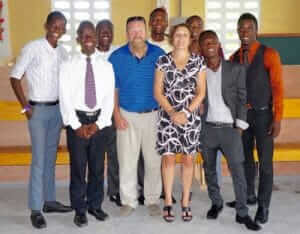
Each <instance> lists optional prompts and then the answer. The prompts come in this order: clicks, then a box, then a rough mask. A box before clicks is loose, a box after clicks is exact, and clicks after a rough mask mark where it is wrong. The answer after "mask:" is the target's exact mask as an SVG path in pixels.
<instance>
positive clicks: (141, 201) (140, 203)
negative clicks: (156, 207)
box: [138, 194, 145, 206]
mask: <svg viewBox="0 0 300 234" xmlns="http://www.w3.org/2000/svg"><path fill="white" fill-rule="evenodd" d="M138 202H139V205H140V206H143V205H144V204H145V197H144V195H143V194H140V196H139V197H138Z"/></svg>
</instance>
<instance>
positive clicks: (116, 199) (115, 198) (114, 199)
mask: <svg viewBox="0 0 300 234" xmlns="http://www.w3.org/2000/svg"><path fill="white" fill-rule="evenodd" d="M109 200H110V201H111V202H114V203H115V204H116V205H117V206H120V207H121V206H122V202H121V198H120V194H119V193H118V194H116V195H113V196H109Z"/></svg>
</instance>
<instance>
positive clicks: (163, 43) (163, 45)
mask: <svg viewBox="0 0 300 234" xmlns="http://www.w3.org/2000/svg"><path fill="white" fill-rule="evenodd" d="M148 41H149V42H150V43H151V44H153V45H156V46H158V47H160V48H161V49H163V50H164V51H165V53H166V54H167V53H169V52H171V51H172V50H173V47H172V45H170V43H169V41H168V38H167V37H165V39H164V40H163V41H153V40H152V38H149V39H148Z"/></svg>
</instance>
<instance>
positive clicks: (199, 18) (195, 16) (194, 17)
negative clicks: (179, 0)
mask: <svg viewBox="0 0 300 234" xmlns="http://www.w3.org/2000/svg"><path fill="white" fill-rule="evenodd" d="M193 20H200V21H202V22H203V19H202V18H201V17H200V16H199V15H192V16H190V17H188V18H187V19H186V21H185V23H186V24H190V23H192V21H193Z"/></svg>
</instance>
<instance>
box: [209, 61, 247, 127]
mask: <svg viewBox="0 0 300 234" xmlns="http://www.w3.org/2000/svg"><path fill="white" fill-rule="evenodd" d="M207 79H209V78H207ZM208 92H209V91H208V90H207V92H206V93H208ZM222 96H223V100H224V102H225V104H226V105H227V106H228V108H229V109H230V111H231V115H232V118H233V119H234V121H236V119H240V120H243V121H246V119H247V107H246V101H247V92H246V71H245V67H244V66H243V65H241V64H238V63H232V62H229V61H225V60H222ZM207 99H208V96H207V95H206V98H205V101H204V105H205V113H204V116H203V117H204V121H205V120H206V116H207V108H208V100H207Z"/></svg>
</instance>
